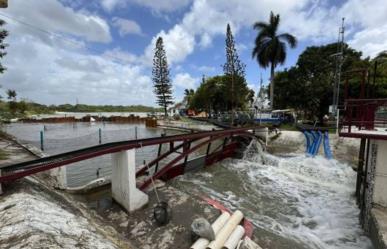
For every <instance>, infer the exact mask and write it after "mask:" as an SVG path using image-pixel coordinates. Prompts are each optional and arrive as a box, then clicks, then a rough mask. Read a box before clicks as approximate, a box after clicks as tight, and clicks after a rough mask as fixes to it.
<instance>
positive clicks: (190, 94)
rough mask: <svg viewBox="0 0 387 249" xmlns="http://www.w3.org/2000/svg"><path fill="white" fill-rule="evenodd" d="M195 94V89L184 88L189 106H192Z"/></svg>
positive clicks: (185, 98)
mask: <svg viewBox="0 0 387 249" xmlns="http://www.w3.org/2000/svg"><path fill="white" fill-rule="evenodd" d="M194 94H195V91H194V90H193V89H185V90H184V95H185V96H184V100H186V101H187V107H189V106H190V103H191V100H192V97H193V96H194Z"/></svg>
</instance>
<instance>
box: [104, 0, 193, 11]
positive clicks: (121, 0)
mask: <svg viewBox="0 0 387 249" xmlns="http://www.w3.org/2000/svg"><path fill="white" fill-rule="evenodd" d="M190 2H191V0H102V1H101V5H102V7H103V8H104V9H105V10H107V11H109V12H110V11H112V10H114V9H115V8H117V7H124V6H127V5H128V4H129V3H134V4H137V5H139V6H143V7H146V8H149V9H151V10H152V11H155V12H173V11H176V10H179V9H181V8H184V7H186V6H187V5H188V4H189V3H190Z"/></svg>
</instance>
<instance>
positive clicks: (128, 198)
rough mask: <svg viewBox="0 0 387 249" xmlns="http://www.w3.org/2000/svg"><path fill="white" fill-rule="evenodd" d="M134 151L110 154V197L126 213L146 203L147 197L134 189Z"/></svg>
mask: <svg viewBox="0 0 387 249" xmlns="http://www.w3.org/2000/svg"><path fill="white" fill-rule="evenodd" d="M135 155H136V154H135V149H131V150H128V151H121V152H117V153H114V154H112V196H113V199H114V200H115V201H117V202H118V203H119V204H120V205H122V206H123V207H124V208H125V209H126V210H127V211H128V212H132V211H134V210H137V209H139V208H141V207H143V206H144V205H145V204H147V203H148V195H146V194H145V193H143V192H141V191H140V190H139V189H137V187H136V164H135Z"/></svg>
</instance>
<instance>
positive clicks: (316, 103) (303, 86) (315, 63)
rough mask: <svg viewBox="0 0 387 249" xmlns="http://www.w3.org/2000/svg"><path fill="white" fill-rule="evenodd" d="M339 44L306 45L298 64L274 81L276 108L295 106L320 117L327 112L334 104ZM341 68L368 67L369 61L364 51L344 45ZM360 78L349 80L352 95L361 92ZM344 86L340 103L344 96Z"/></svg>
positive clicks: (307, 114) (312, 115) (309, 114)
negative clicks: (336, 56)
mask: <svg viewBox="0 0 387 249" xmlns="http://www.w3.org/2000/svg"><path fill="white" fill-rule="evenodd" d="M336 52H337V43H332V44H328V45H324V46H313V47H307V48H306V49H305V51H304V52H303V53H302V54H301V55H300V56H299V58H298V61H297V64H296V66H294V67H291V68H290V69H288V70H284V71H282V72H279V73H277V74H276V76H275V78H274V83H275V85H276V86H277V88H276V89H277V90H276V92H275V95H274V96H275V103H276V105H275V107H276V108H280V109H282V108H295V109H297V110H301V111H303V112H304V114H305V115H306V117H307V118H316V117H317V118H319V119H320V120H321V119H322V117H323V116H324V115H325V114H327V113H328V107H329V105H331V104H332V97H333V80H334V71H335V57H333V56H331V55H333V54H335V53H336ZM344 58H345V59H344V63H343V66H342V71H343V72H346V71H349V70H353V69H360V68H367V67H368V66H369V60H368V59H365V60H362V59H361V52H358V51H356V50H354V49H352V48H350V47H349V46H348V45H347V44H344ZM359 85H360V77H357V78H354V79H353V80H351V82H350V86H351V87H350V89H351V93H350V94H351V95H352V96H358V95H359ZM343 90H344V89H343V86H341V90H340V93H341V94H340V96H341V103H342V98H343V94H342V93H343Z"/></svg>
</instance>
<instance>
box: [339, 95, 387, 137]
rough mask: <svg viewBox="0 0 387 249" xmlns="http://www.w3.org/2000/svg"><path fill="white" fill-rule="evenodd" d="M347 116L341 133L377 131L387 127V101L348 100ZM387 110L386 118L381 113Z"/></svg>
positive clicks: (341, 123) (342, 122) (341, 125)
mask: <svg viewBox="0 0 387 249" xmlns="http://www.w3.org/2000/svg"><path fill="white" fill-rule="evenodd" d="M344 107H345V114H344V118H343V119H342V121H341V122H340V127H341V131H342V132H344V133H351V132H352V131H353V129H357V130H375V128H378V127H387V99H347V100H346V101H345V103H344ZM383 107H385V108H386V116H385V117H384V115H382V114H383V113H380V111H383Z"/></svg>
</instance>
